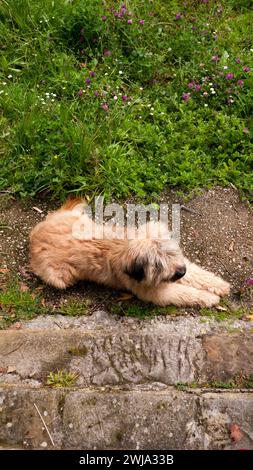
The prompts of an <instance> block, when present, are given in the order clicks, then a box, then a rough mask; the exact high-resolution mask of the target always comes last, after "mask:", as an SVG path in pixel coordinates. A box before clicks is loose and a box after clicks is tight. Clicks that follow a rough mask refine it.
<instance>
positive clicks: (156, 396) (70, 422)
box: [63, 389, 196, 449]
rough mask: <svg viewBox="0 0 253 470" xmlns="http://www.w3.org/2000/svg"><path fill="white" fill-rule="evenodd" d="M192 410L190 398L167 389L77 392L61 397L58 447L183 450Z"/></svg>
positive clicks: (191, 398)
mask: <svg viewBox="0 0 253 470" xmlns="http://www.w3.org/2000/svg"><path fill="white" fill-rule="evenodd" d="M77 403H78V406H76V404H77ZM195 413H196V400H195V397H194V396H192V395H188V394H183V393H180V392H176V391H174V390H172V389H167V390H165V391H159V392H155V391H143V390H141V389H140V390H134V391H128V392H124V391H118V392H115V391H111V390H110V391H105V392H104V393H101V392H100V393H96V392H92V391H90V392H86V393H85V394H83V392H78V391H77V392H73V393H69V394H68V395H67V397H66V402H65V407H64V414H63V429H64V438H63V446H64V447H65V448H75V449H78V448H82V449H171V448H173V449H182V448H184V447H185V438H186V433H185V429H186V428H187V424H188V422H189V421H191V420H192V419H193V417H194V415H195Z"/></svg>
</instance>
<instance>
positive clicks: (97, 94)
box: [94, 90, 100, 98]
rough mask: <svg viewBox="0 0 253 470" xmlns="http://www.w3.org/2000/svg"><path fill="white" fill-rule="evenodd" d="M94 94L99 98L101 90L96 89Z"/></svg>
mask: <svg viewBox="0 0 253 470" xmlns="http://www.w3.org/2000/svg"><path fill="white" fill-rule="evenodd" d="M94 96H96V97H97V98H98V97H99V96H100V95H99V91H97V90H95V91H94Z"/></svg>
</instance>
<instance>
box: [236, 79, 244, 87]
mask: <svg viewBox="0 0 253 470" xmlns="http://www.w3.org/2000/svg"><path fill="white" fill-rule="evenodd" d="M236 85H237V86H240V87H241V88H242V87H243V85H244V81H243V80H237V82H236Z"/></svg>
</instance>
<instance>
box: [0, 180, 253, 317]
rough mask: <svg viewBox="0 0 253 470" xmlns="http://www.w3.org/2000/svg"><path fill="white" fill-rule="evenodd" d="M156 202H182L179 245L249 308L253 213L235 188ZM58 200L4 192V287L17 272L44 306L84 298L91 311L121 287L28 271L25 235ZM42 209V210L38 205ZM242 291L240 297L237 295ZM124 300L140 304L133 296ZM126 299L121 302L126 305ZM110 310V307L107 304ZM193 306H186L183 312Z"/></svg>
mask: <svg viewBox="0 0 253 470" xmlns="http://www.w3.org/2000/svg"><path fill="white" fill-rule="evenodd" d="M160 202H163V203H165V202H167V203H168V204H172V203H180V204H182V206H183V207H182V208H181V246H182V248H183V250H184V252H185V254H186V255H187V256H188V257H189V258H190V259H191V260H192V261H195V262H197V263H199V264H201V265H202V266H203V267H205V268H207V269H210V270H212V271H213V272H215V273H217V274H219V275H221V276H222V277H224V278H225V279H226V280H228V281H229V282H231V284H232V294H231V296H230V302H232V303H233V304H235V305H238V306H239V305H240V306H242V305H243V306H247V307H248V308H251V307H253V302H252V300H253V299H252V288H251V289H245V287H244V286H245V281H246V279H247V278H249V277H252V276H253V243H252V234H253V212H252V207H250V205H249V204H248V203H245V202H242V200H241V199H240V196H239V194H238V192H237V191H236V190H235V189H233V188H228V189H224V188H220V187H217V188H214V189H210V190H202V191H201V192H200V193H199V194H198V195H197V196H194V197H193V198H192V199H191V200H187V202H186V201H183V199H180V197H179V196H178V195H177V193H176V192H173V191H172V192H169V193H165V194H163V196H162V198H161V200H160ZM56 206H57V204H52V205H51V206H50V204H49V203H48V202H44V201H36V202H34V201H33V202H32V203H28V202H27V201H26V202H24V201H18V200H16V199H14V198H13V197H12V196H10V195H8V194H3V195H1V196H0V236H1V244H0V263H1V269H0V273H1V277H2V281H1V282H2V288H5V286H6V278H7V277H8V278H9V277H10V276H11V275H12V274H13V275H16V274H17V275H18V276H19V279H20V280H21V282H22V281H23V282H25V283H27V284H28V286H29V289H30V290H33V289H34V290H35V291H36V290H39V291H40V293H42V295H43V298H44V305H45V306H46V307H47V306H48V307H49V308H52V307H53V308H56V309H57V307H58V306H60V305H62V304H64V302H68V300H69V299H74V300H75V301H80V302H84V301H86V300H87V299H88V301H89V304H90V305H91V306H92V310H94V309H97V308H104V309H108V307H110V306H112V305H113V304H115V302H116V303H117V304H118V303H120V301H121V300H120V296H121V294H120V293H119V292H115V291H112V290H109V289H106V288H103V287H100V286H97V285H94V284H91V283H79V284H77V285H76V286H74V287H73V288H71V289H68V290H67V291H64V292H61V291H57V290H56V289H53V288H50V287H48V286H45V285H43V283H42V282H41V281H40V280H38V279H36V278H35V276H33V275H31V274H30V273H29V270H28V267H27V266H28V236H29V232H30V230H31V228H32V227H33V226H34V225H35V224H36V223H37V222H39V221H40V220H42V219H43V217H45V215H46V214H47V212H48V210H50V209H52V208H53V209H54V208H55V207H56ZM37 209H39V210H40V211H42V212H41V213H40V212H39V211H38V210H37ZM238 292H239V294H241V293H242V294H243V296H240V295H239V294H238ZM127 302H128V303H129V302H130V303H131V302H134V303H135V304H137V305H138V304H139V302H138V301H137V300H135V299H131V300H130V301H129V300H127ZM125 303H126V302H125V301H124V304H125ZM109 310H110V308H109ZM189 312H190V313H192V314H196V310H194V309H187V313H189Z"/></svg>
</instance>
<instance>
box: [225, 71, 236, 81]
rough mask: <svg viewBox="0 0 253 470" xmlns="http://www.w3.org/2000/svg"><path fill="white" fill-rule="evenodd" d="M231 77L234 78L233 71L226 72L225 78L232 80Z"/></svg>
mask: <svg viewBox="0 0 253 470" xmlns="http://www.w3.org/2000/svg"><path fill="white" fill-rule="evenodd" d="M233 78H234V74H233V73H227V74H226V79H227V80H233Z"/></svg>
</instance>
